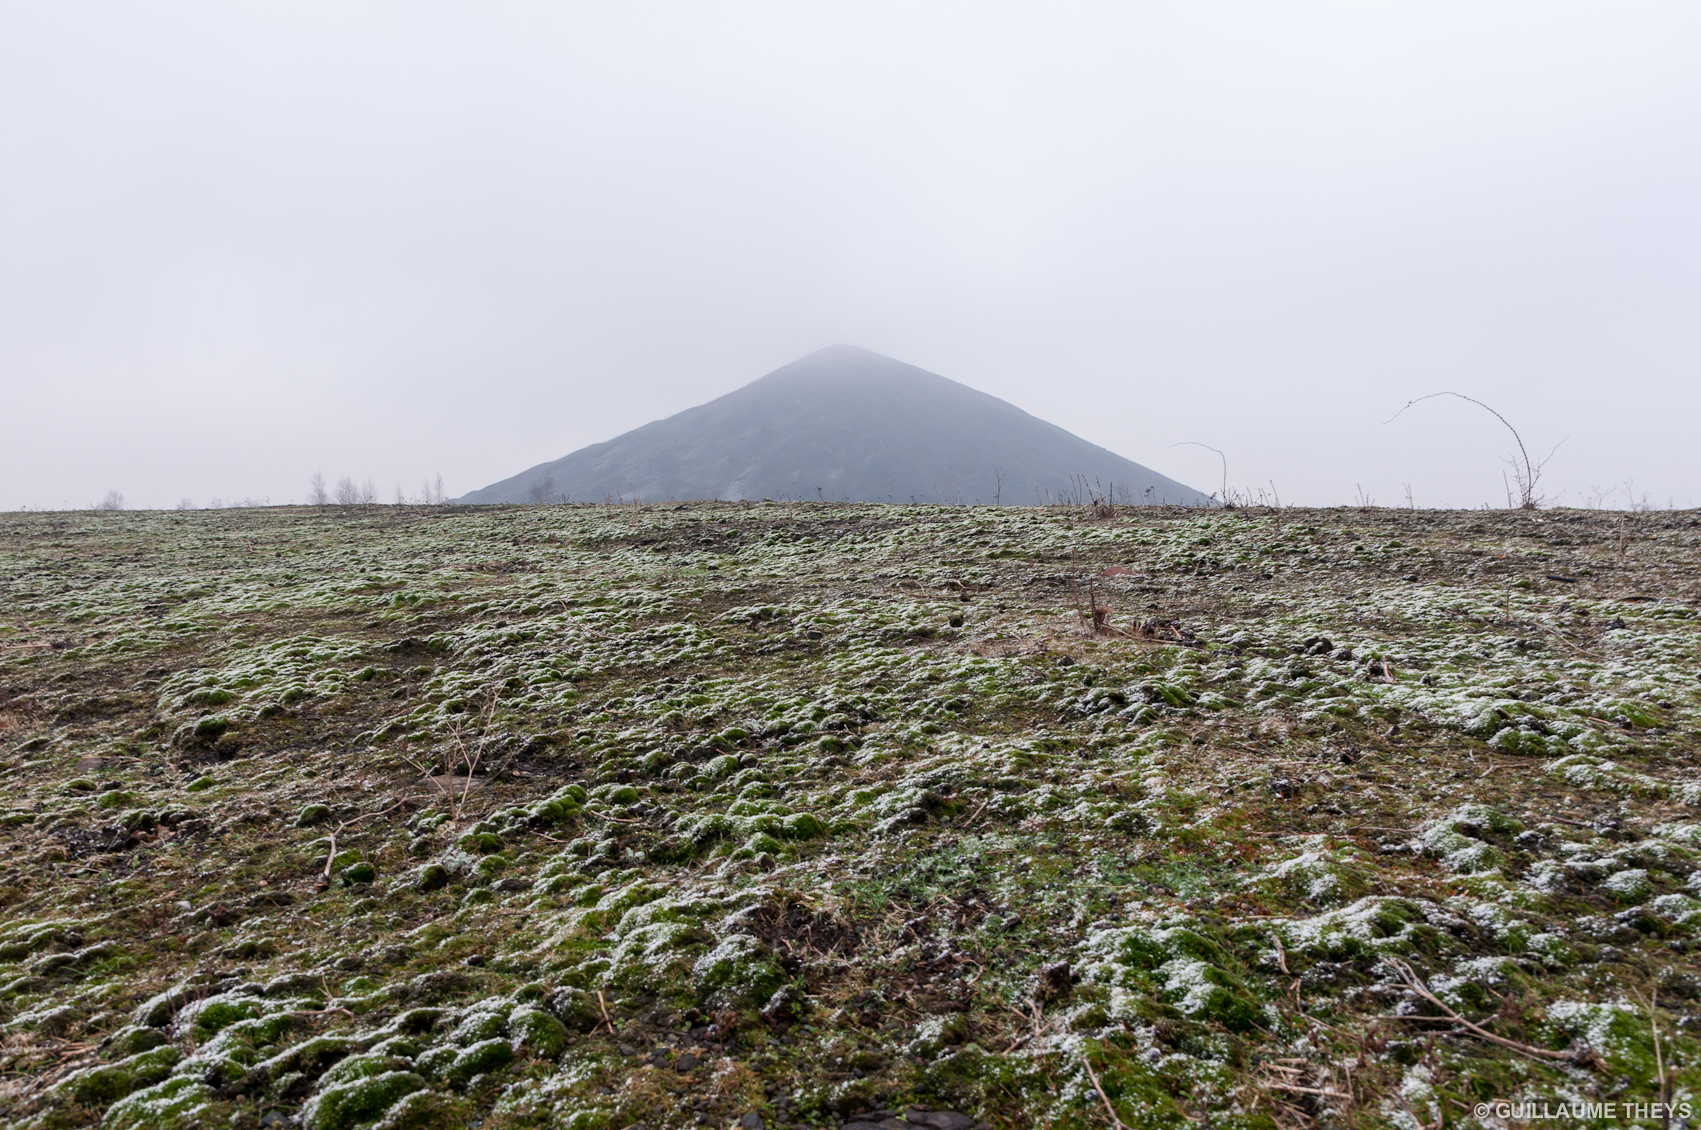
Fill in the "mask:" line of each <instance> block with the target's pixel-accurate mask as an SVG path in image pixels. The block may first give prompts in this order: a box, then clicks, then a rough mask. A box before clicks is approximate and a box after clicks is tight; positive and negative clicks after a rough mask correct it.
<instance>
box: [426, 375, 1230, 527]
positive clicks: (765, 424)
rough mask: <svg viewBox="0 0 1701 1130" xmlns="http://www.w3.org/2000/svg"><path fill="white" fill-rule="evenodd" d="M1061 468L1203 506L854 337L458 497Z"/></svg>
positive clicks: (956, 494) (1041, 493)
mask: <svg viewBox="0 0 1701 1130" xmlns="http://www.w3.org/2000/svg"><path fill="white" fill-rule="evenodd" d="M1071 476H1085V477H1086V479H1087V480H1088V481H1089V482H1094V483H1096V484H1098V485H1100V486H1102V487H1103V489H1105V490H1107V491H1108V490H1110V489H1112V487H1114V490H1115V497H1116V499H1117V501H1119V502H1120V501H1126V502H1130V503H1150V504H1153V505H1157V504H1164V503H1169V504H1176V503H1180V504H1184V505H1209V504H1211V499H1209V498H1208V497H1207V496H1206V495H1205V494H1204V493H1202V492H1200V491H1198V490H1195V489H1193V488H1192V487H1189V486H1184V485H1183V484H1181V483H1178V482H1176V481H1175V480H1174V479H1169V478H1165V477H1164V476H1163V475H1160V474H1158V473H1157V472H1156V471H1153V470H1150V469H1148V468H1146V467H1142V466H1140V464H1138V463H1135V462H1132V461H1131V460H1128V459H1124V458H1123V457H1122V456H1120V455H1117V454H1116V453H1115V452H1112V451H1107V450H1105V449H1104V448H1102V447H1099V446H1097V445H1095V444H1091V443H1088V442H1087V441H1086V440H1084V439H1081V438H1080V437H1079V436H1076V435H1073V434H1071V433H1069V432H1066V431H1064V430H1063V429H1062V428H1060V427H1058V426H1056V425H1055V424H1048V423H1046V422H1045V421H1044V420H1040V419H1036V418H1035V417H1033V416H1030V415H1028V414H1027V413H1026V412H1024V411H1022V410H1021V409H1020V408H1017V407H1016V406H1015V405H1013V404H1008V403H1006V402H1005V401H1002V400H999V399H998V398H997V397H995V396H988V395H987V394H986V393H984V392H977V391H976V390H975V389H972V388H969V387H968V386H967V385H963V384H958V383H957V382H956V381H953V380H948V379H946V378H945V377H941V376H939V375H937V374H935V373H930V372H927V371H926V370H925V369H918V368H916V367H915V366H914V365H906V364H904V363H903V362H902V361H896V360H893V359H892V358H890V357H883V356H881V355H880V354H878V353H872V352H870V351H868V350H866V349H859V348H857V347H856V346H853V345H835V346H831V347H829V348H827V349H822V350H820V351H818V352H815V353H811V354H809V355H808V356H807V357H803V358H801V359H799V360H797V361H793V362H792V363H791V364H789V365H786V366H784V367H783V368H780V369H776V370H774V371H773V372H772V373H769V374H768V375H767V376H765V377H763V378H761V379H760V380H756V381H752V382H751V383H750V384H747V385H745V386H744V387H743V388H741V389H738V390H737V391H735V392H730V393H728V394H727V395H725V396H722V397H720V398H719V399H716V400H711V401H709V403H707V404H702V405H699V406H697V407H696V408H688V409H686V410H685V411H684V412H680V413H678V414H677V415H674V416H669V417H668V418H667V419H665V420H657V421H655V422H653V423H649V424H645V425H644V426H643V427H640V428H634V429H633V430H632V431H629V432H627V433H626V434H625V435H622V436H617V437H616V438H614V439H611V440H609V441H607V442H606V443H597V444H592V445H591V446H589V447H585V448H581V449H580V450H578V451H575V452H573V453H572V454H571V455H568V456H566V457H564V458H561V459H557V460H555V461H554V462H553V463H540V464H538V465H537V466H535V467H532V468H530V469H528V470H525V471H522V472H520V473H519V474H517V475H515V476H513V477H512V478H509V479H504V480H502V481H501V482H499V483H493V484H491V485H490V486H487V487H485V488H484V489H482V490H475V491H473V492H472V493H470V494H467V495H465V496H464V497H462V498H460V499H457V500H456V501H459V502H531V501H542V500H545V499H561V498H565V499H567V500H569V501H573V502H602V501H604V500H605V499H612V498H620V499H624V500H626V501H646V502H663V501H671V500H675V499H722V500H727V501H737V500H744V499H748V500H760V499H763V498H772V499H776V500H778V499H815V498H823V499H826V500H827V501H845V500H849V501H853V502H888V501H890V502H910V501H916V502H981V503H992V502H994V501H1002V502H1003V503H1005V504H1031V503H1037V502H1043V501H1045V500H1046V499H1047V498H1048V497H1052V498H1054V497H1057V496H1059V495H1066V494H1069V493H1070V492H1071V490H1072V487H1071V482H1070V478H1071Z"/></svg>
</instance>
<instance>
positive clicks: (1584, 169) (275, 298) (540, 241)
mask: <svg viewBox="0 0 1701 1130" xmlns="http://www.w3.org/2000/svg"><path fill="white" fill-rule="evenodd" d="M1698 57H1701V10H1697V9H1696V8H1695V7H1693V6H1692V5H1682V4H1675V3H1674V4H1658V3H1648V4H1637V5H1612V6H1602V5H1580V4H1576V5H1567V4H1548V3H1544V4H1533V3H1531V4H1499V5H1493V6H1485V5H1478V4H1435V3H1426V4H1421V5H1419V4H1410V5H1397V4H1396V5H1377V6H1374V7H1353V6H1344V5H1326V4H1315V5H1308V4H1287V5H1281V6H1279V7H1272V6H1268V5H1255V4H1213V5H1140V6H1126V5H1115V6H1112V5H1104V6H1089V5H1074V6H1050V5H1048V6H1043V7H1034V6H1002V7H1000V6H987V5H967V4H963V5H946V4H938V5H927V6H915V5H896V4H892V5H881V4H863V5H854V6H837V7H828V6H800V5H780V4H773V5H760V4H748V5H746V4H718V5H677V6H670V5H656V4H623V5H609V6H604V7H600V8H599V7H592V6H570V7H567V8H563V7H561V6H555V5H541V4H538V5H527V4H509V5H502V6H499V7H492V6H487V5H479V6H474V5H463V6H456V5H443V4H435V5H417V4H415V5H404V4H399V3H398V4H363V5H356V6H350V5H341V4H339V5H332V4H319V3H299V4H291V5H288V6H230V5H214V4H172V3H156V4H151V5H147V6H145V7H126V6H118V5H92V4H77V3H61V4H53V5H22V4H12V5H6V6H4V7H0V100H3V105H4V109H5V112H4V113H3V114H0V151H3V152H4V153H5V154H6V165H7V175H6V176H4V177H0V393H3V395H4V404H5V406H6V419H7V427H6V442H5V443H4V444H0V507H8V508H16V507H23V506H29V507H42V508H59V507H81V506H87V505H90V504H92V503H96V502H99V501H100V500H101V499H102V498H103V497H105V496H106V495H107V493H108V492H109V491H111V490H117V491H120V492H122V494H123V496H124V500H125V504H126V505H128V506H130V507H170V506H174V505H177V504H178V503H179V500H188V501H190V502H192V503H193V504H195V505H198V506H204V505H208V504H210V503H211V502H212V500H214V499H218V500H220V501H221V502H226V503H229V502H236V501H239V500H248V501H250V502H264V501H269V502H271V503H273V504H278V503H284V502H290V501H295V502H300V501H304V500H305V499H306V498H307V497H308V492H309V489H310V487H309V479H310V476H312V475H313V474H314V473H315V472H318V473H322V474H323V475H324V477H325V479H326V480H327V481H329V482H332V483H334V482H335V481H336V480H338V479H339V478H341V477H343V476H348V477H349V478H350V479H351V480H352V481H353V482H355V483H357V484H364V483H365V482H367V481H368V480H370V481H371V482H372V484H373V486H374V489H375V491H376V496H377V498H378V500H379V501H390V500H392V498H393V497H394V494H395V491H396V489H397V487H400V489H401V490H402V491H403V492H404V493H405V494H407V495H409V496H415V495H418V494H419V493H420V491H421V490H422V486H423V485H424V484H429V483H431V482H432V481H433V480H434V479H435V478H436V477H437V476H441V479H442V482H443V483H444V484H445V486H446V488H447V492H448V493H449V494H450V495H459V494H462V493H465V492H467V491H470V490H473V489H476V488H478V487H482V486H484V485H486V484H488V483H492V482H495V481H496V480H499V479H502V478H505V477H507V476H509V475H512V474H514V473H516V472H518V471H519V470H521V469H522V468H525V467H528V466H531V465H534V464H537V463H540V462H544V461H546V460H552V459H556V458H559V457H560V456H563V455H565V454H567V453H568V452H570V451H573V450H575V449H577V448H579V447H582V446H584V445H586V444H589V443H595V442H599V441H602V440H606V439H609V438H611V437H613V436H615V435H618V434H620V433H622V432H624V431H626V430H628V429H630V428H633V427H636V426H638V425H640V424H643V423H646V422H648V421H650V420H654V419H658V418H660V417H664V416H667V415H671V414H672V413H674V412H677V411H680V410H682V409H685V408H688V407H691V406H693V405H696V404H700V403H702V402H704V401H707V400H709V399H712V398H714V397H716V396H720V395H722V394H724V393H726V392H729V391H731V390H733V389H735V388H738V387H740V386H742V385H744V384H746V383H748V382H749V381H752V380H754V379H756V378H758V377H760V376H762V375H763V374H765V373H768V372H770V371H771V370H774V369H776V368H778V367H780V366H781V365H784V364H786V363H788V362H790V361H792V360H795V359H796V358H798V357H800V356H802V355H803V354H806V353H809V352H811V351H812V350H815V349H819V348H821V347H823V346H826V345H831V344H834V343H839V342H846V343H853V344H856V345H859V346H862V347H864V348H867V349H871V350H874V351H877V352H879V353H882V354H886V355H889V356H892V357H896V358H899V359H901V360H903V361H906V362H908V363H910V364H914V365H917V366H920V367H922V368H924V369H927V370H930V371H932V372H935V373H939V374H942V375H944V376H947V377H949V378H951V379H953V380H956V381H960V382H962V383H964V384H968V385H970V386H972V387H974V388H977V389H980V390H981V391H984V392H987V393H990V394H992V395H994V396H997V397H1001V398H1003V399H1005V400H1007V401H1009V402H1011V403H1013V404H1015V405H1017V406H1018V407H1020V408H1022V409H1024V410H1026V411H1028V412H1031V413H1033V414H1034V415H1036V416H1039V417H1041V418H1042V419H1045V420H1048V421H1051V422H1052V423H1055V424H1058V425H1060V426H1062V427H1064V428H1067V429H1069V430H1070V431H1073V432H1075V433H1076V434H1077V435H1079V436H1081V437H1083V438H1085V439H1087V440H1089V441H1091V442H1093V443H1096V444H1100V445H1103V446H1105V447H1108V448H1110V449H1111V450H1113V451H1116V452H1118V453H1119V454H1121V455H1124V456H1126V457H1127V458H1129V459H1133V460H1136V461H1138V462H1140V463H1143V464H1145V465H1147V466H1150V467H1152V468H1155V469H1157V470H1158V471H1160V472H1161V473H1163V474H1165V475H1168V476H1170V477H1172V478H1175V479H1178V480H1180V481H1182V482H1184V483H1189V484H1191V485H1193V486H1196V487H1199V488H1200V489H1203V490H1206V491H1213V490H1218V489H1219V486H1220V483H1221V480H1222V479H1223V478H1224V477H1225V469H1224V466H1223V463H1222V462H1219V456H1218V455H1217V454H1214V453H1213V452H1211V451H1208V450H1206V449H1205V448H1203V447H1199V446H1192V445H1191V444H1205V445H1209V446H1210V447H1211V448H1215V449H1219V450H1220V451H1221V452H1222V453H1223V455H1222V460H1223V461H1226V478H1227V480H1228V485H1229V487H1230V489H1232V490H1238V491H1250V490H1253V489H1268V490H1270V491H1271V492H1272V494H1273V495H1274V494H1279V496H1280V498H1281V500H1282V501H1283V502H1284V503H1298V504H1316V505H1338V504H1347V503H1352V502H1355V501H1374V502H1375V503H1377V504H1380V505H1406V504H1407V503H1408V500H1409V501H1410V503H1412V504H1415V505H1417V506H1420V507H1428V506H1463V507H1475V506H1480V505H1483V504H1488V505H1492V506H1503V505H1505V504H1506V489H1505V482H1506V472H1507V466H1506V464H1505V462H1504V457H1505V456H1506V455H1508V454H1509V453H1512V452H1513V451H1514V450H1515V448H1514V444H1513V440H1512V437H1511V436H1510V435H1509V434H1508V433H1507V431H1506V429H1505V428H1503V427H1502V425H1501V424H1500V423H1499V422H1497V421H1496V420H1495V419H1494V418H1493V417H1492V416H1491V415H1490V414H1488V413H1486V412H1484V411H1482V410H1481V409H1480V408H1477V407H1475V406H1473V405H1470V404H1467V403H1465V402H1462V401H1459V400H1457V399H1452V398H1439V399H1433V400H1428V401H1424V402H1422V403H1420V404H1418V405H1415V406H1413V407H1412V408H1410V409H1409V410H1407V411H1406V412H1404V413H1403V414H1400V415H1398V416H1397V418H1395V417H1396V413H1398V412H1399V410H1400V409H1401V408H1402V407H1403V406H1404V405H1406V404H1407V403H1408V402H1409V401H1411V400H1413V399H1414V398H1417V397H1420V396H1423V395H1425V394H1428V393H1432V392H1436V391H1438V390H1443V389H1446V390H1452V391H1456V392H1459V393H1462V394H1465V395H1468V396H1472V397H1476V398H1478V399H1480V400H1482V401H1484V402H1486V403H1488V404H1490V405H1492V406H1493V407H1494V408H1495V409H1497V410H1498V411H1499V412H1501V413H1502V414H1503V415H1504V416H1505V417H1506V418H1507V419H1508V420H1509V421H1511V423H1512V424H1513V425H1514V426H1515V427H1516V428H1517V429H1518V430H1519V432H1520V433H1521V435H1522V437H1523V440H1524V442H1525V444H1526V446H1527V447H1528V449H1529V452H1530V454H1531V456H1532V457H1533V458H1535V459H1541V458H1544V457H1547V456H1548V455H1549V453H1550V451H1551V453H1552V454H1551V459H1550V461H1549V462H1548V463H1547V464H1546V470H1545V472H1544V475H1543V477H1542V480H1541V483H1540V493H1542V494H1544V495H1545V496H1546V497H1548V498H1549V499H1550V500H1551V501H1553V502H1555V503H1558V504H1561V505H1590V504H1592V505H1607V506H1623V505H1628V504H1630V503H1631V502H1637V503H1642V504H1648V505H1657V506H1666V505H1676V506H1693V505H1696V504H1697V502H1698V501H1701V476H1698V472H1701V446H1698V445H1697V444H1696V443H1695V442H1694V441H1693V438H1692V432H1693V428H1694V421H1695V420H1696V419H1697V418H1701V380H1698V379H1697V377H1698V375H1701V316H1698V314H1697V312H1698V310H1701V211H1698V210H1697V208H1696V207H1695V201H1696V200H1698V199H1701V145H1698V140H1697V139H1701V68H1698V67H1696V66H1695V59H1696V58H1698ZM1177 445H1181V446H1177Z"/></svg>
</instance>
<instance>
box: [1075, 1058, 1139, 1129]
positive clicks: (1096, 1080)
mask: <svg viewBox="0 0 1701 1130" xmlns="http://www.w3.org/2000/svg"><path fill="white" fill-rule="evenodd" d="M1081 1066H1082V1067H1085V1068H1086V1069H1087V1078H1089V1079H1091V1080H1092V1081H1093V1090H1095V1091H1097V1092H1098V1093H1099V1098H1100V1099H1102V1100H1103V1101H1104V1110H1105V1113H1106V1114H1108V1115H1110V1120H1111V1121H1112V1122H1114V1123H1115V1124H1116V1125H1117V1127H1118V1130H1128V1127H1127V1126H1125V1125H1123V1122H1122V1119H1120V1118H1118V1117H1116V1108H1115V1107H1113V1106H1111V1105H1110V1096H1109V1095H1106V1094H1105V1093H1104V1088H1103V1087H1101V1086H1099V1077H1098V1076H1097V1075H1095V1074H1093V1065H1092V1064H1091V1063H1088V1062H1087V1055H1086V1053H1085V1052H1082V1053H1081Z"/></svg>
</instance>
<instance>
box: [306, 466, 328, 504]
mask: <svg viewBox="0 0 1701 1130" xmlns="http://www.w3.org/2000/svg"><path fill="white" fill-rule="evenodd" d="M307 503H308V505H309V506H329V505H330V504H331V494H330V492H329V491H327V490H326V489H325V476H324V474H323V473H322V472H320V471H314V472H313V477H312V478H311V479H308V480H307Z"/></svg>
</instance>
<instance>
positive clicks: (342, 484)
mask: <svg viewBox="0 0 1701 1130" xmlns="http://www.w3.org/2000/svg"><path fill="white" fill-rule="evenodd" d="M332 498H334V499H335V500H336V503H337V505H338V506H358V505H359V504H360V488H359V487H357V486H355V485H354V480H353V479H351V478H349V477H348V476H347V475H344V476H343V477H342V478H340V479H338V480H337V486H336V490H335V491H334V492H333V493H332Z"/></svg>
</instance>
